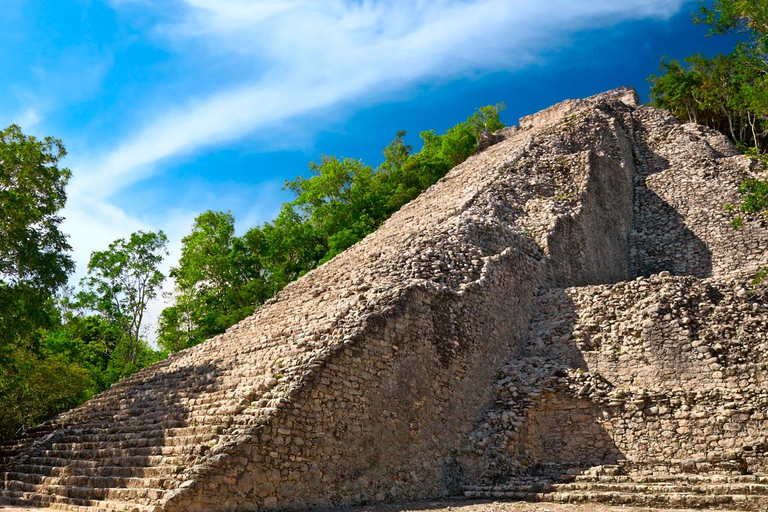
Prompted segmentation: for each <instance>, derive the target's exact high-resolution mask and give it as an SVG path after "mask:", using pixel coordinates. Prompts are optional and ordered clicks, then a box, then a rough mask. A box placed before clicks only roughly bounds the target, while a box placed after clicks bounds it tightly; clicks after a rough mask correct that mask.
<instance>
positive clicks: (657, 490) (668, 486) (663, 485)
mask: <svg viewBox="0 0 768 512" xmlns="http://www.w3.org/2000/svg"><path fill="white" fill-rule="evenodd" d="M498 490H501V491H509V492H527V493H540V492H582V491H583V492H621V493H641V494H642V493H645V494H675V493H687V494H697V495H699V494H713V495H718V496H719V495H741V494H747V495H753V496H768V485H765V484H755V483H728V484H698V485H686V484H682V483H673V482H658V483H645V484H642V483H633V482H602V483H589V482H573V483H553V484H527V485H526V484H522V485H509V486H495V487H493V488H483V489H482V491H484V492H494V491H498Z"/></svg>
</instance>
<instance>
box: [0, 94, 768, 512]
mask: <svg viewBox="0 0 768 512" xmlns="http://www.w3.org/2000/svg"><path fill="white" fill-rule="evenodd" d="M503 138H504V140H502V141H501V142H499V143H498V144H496V145H494V146H492V147H490V148H488V149H487V150H485V151H483V152H482V153H480V154H478V155H475V156H474V157H472V158H470V159H469V160H467V162H465V163H464V164H462V165H460V166H458V167H457V168H455V169H454V170H452V171H451V172H450V173H449V174H448V175H447V176H446V177H445V178H444V179H442V180H441V181H440V182H439V183H438V184H436V185H435V186H434V187H432V188H430V189H429V190H428V191H426V192H425V193H424V194H422V195H421V196H420V197H419V198H417V199H416V200H415V201H413V202H412V203H410V204H409V205H406V206H405V207H404V208H403V209H402V210H401V211H400V212H398V213H397V214H395V215H394V216H393V217H392V218H391V219H389V220H388V221H387V222H386V223H385V224H384V225H383V226H382V227H381V228H380V229H379V230H378V231H377V232H376V233H373V234H372V235H370V236H369V237H367V238H366V239H365V240H363V241H362V242H360V243H358V244H356V245H355V246H353V247H352V248H350V249H349V250H347V251H346V252H344V253H343V254H341V255H339V256H337V257H336V258H334V259H333V260H332V261H330V262H328V263H327V264H325V265H323V266H321V267H320V268H318V269H316V270H314V271H312V272H310V273H309V274H307V275H306V276H304V277H303V278H301V279H299V280H298V281H296V282H295V283H292V284H291V285H289V286H288V287H286V288H285V289H284V290H283V291H282V292H281V293H280V294H278V296H277V297H275V299H273V300H271V301H269V302H268V303H267V304H265V305H264V306H262V307H261V308H260V309H259V310H258V311H257V312H256V313H255V314H254V315H253V316H252V317H250V318H248V319H246V320H244V321H243V322H241V323H239V324H237V325H236V326H234V327H232V328H231V329H229V330H228V331H227V332H226V333H224V334H222V335H220V336H217V337H215V338H213V339H211V340H209V341H207V342H206V343H204V344H202V345H200V346H197V347H194V348H191V349H188V350H186V351H183V352H180V353H178V354H175V355H174V356H172V357H170V358H169V359H168V360H166V361H163V362H161V363H158V364H157V365H154V366H152V367H150V368H148V369H146V370H144V371H142V372H140V373H138V374H136V375H134V376H132V377H130V378H129V379H126V380H124V381H121V382H120V383H119V384H117V385H115V386H113V387H112V388H111V389H110V390H109V391H107V392H105V393H102V394H101V395H99V396H97V397H95V398H94V399H93V400H92V401H90V402H88V403H86V404H85V405H83V406H81V407H80V408H78V409H75V410H73V411H70V412H68V413H65V414H63V415H61V416H59V417H58V418H56V419H55V420H53V421H52V422H50V423H49V424H47V425H43V426H41V427H39V428H37V429H34V430H33V431H31V432H30V433H29V434H28V436H27V438H26V439H23V440H20V441H19V443H18V445H17V446H16V447H15V449H13V450H8V451H7V453H6V456H5V459H4V461H3V466H2V469H0V472H2V473H3V480H2V481H0V498H4V499H5V500H7V501H11V502H15V503H34V504H42V505H52V506H54V507H57V508H65V509H67V508H69V509H77V507H86V509H87V507H90V508H91V509H93V510H95V509H105V510H109V509H113V510H123V509H124V507H125V506H126V504H129V505H130V507H135V508H136V509H137V510H152V511H156V510H157V511H159V510H166V511H176V510H179V511H181V510H189V511H195V510H222V511H224V510H238V509H246V510H247V509H263V508H302V507H308V506H316V505H329V504H351V503H359V502H363V501H383V500H398V499H406V498H409V499H410V498H425V497H433V496H437V495H440V494H446V493H455V492H460V490H461V485H462V484H463V483H466V482H465V481H463V479H464V480H466V478H464V477H462V472H464V473H465V474H478V475H480V474H481V473H482V472H483V471H484V470H483V469H482V463H478V464H475V466H472V463H471V462H467V460H468V459H466V456H465V455H463V454H462V447H464V446H466V444H467V439H472V436H471V435H470V437H469V438H468V437H467V436H468V435H469V434H470V432H472V430H473V426H474V425H476V424H477V423H478V421H480V420H481V418H482V417H483V413H484V412H485V411H487V410H488V407H489V405H491V403H492V401H493V386H492V384H493V382H494V380H495V378H496V377H497V375H498V372H499V370H500V369H501V368H502V365H503V364H504V362H505V361H507V360H509V359H510V358H513V359H520V358H522V357H527V355H528V351H529V344H528V341H527V340H528V338H529V321H530V319H531V316H532V314H533V312H534V311H536V308H537V307H538V306H537V301H536V296H537V295H538V294H540V293H541V292H542V291H543V290H547V289H551V288H553V287H560V288H565V287H574V286H586V285H594V284H599V283H615V282H618V281H622V280H626V279H629V278H632V277H634V276H635V275H637V274H648V273H651V272H656V271H658V270H660V269H661V270H669V271H671V272H673V273H675V274H693V275H696V276H699V277H707V276H711V275H714V276H726V275H731V274H734V273H739V272H744V271H745V268H746V267H747V266H749V265H754V264H755V262H757V261H759V258H763V257H764V252H765V251H764V248H765V245H764V241H766V240H768V237H767V236H766V234H765V228H764V227H763V226H761V224H760V222H759V221H758V220H748V222H747V225H746V227H745V229H743V230H742V231H740V232H738V233H736V234H733V233H732V232H731V231H730V228H729V226H728V219H727V218H725V217H724V216H723V215H722V214H720V213H719V210H718V209H716V208H714V206H716V205H719V204H722V202H727V201H732V200H733V199H732V198H731V196H732V193H731V192H730V190H731V189H730V188H729V185H730V184H731V182H733V183H738V181H739V180H740V179H741V178H742V177H743V175H744V173H748V172H752V170H751V168H750V164H749V161H748V160H746V159H743V158H741V157H738V156H736V155H735V152H734V150H733V148H732V147H730V145H729V144H728V143H727V141H726V140H725V139H724V138H723V137H722V136H720V135H717V134H715V133H713V132H711V131H708V130H705V129H702V128H700V127H695V126H691V125H681V124H680V123H677V122H676V121H674V120H673V119H672V118H671V117H670V116H669V115H668V114H666V113H663V112H660V111H657V110H654V109H649V108H647V107H640V106H638V105H637V101H636V95H635V94H634V91H632V90H630V89H619V90H616V91H611V92H609V93H604V94H602V95H598V96H595V97H593V98H589V99H587V100H579V101H568V102H565V103H563V104H560V105H557V106H555V107H552V108H550V109H547V110H546V111H544V112H542V113H539V114H537V115H534V116H530V117H528V118H524V119H522V120H521V126H520V127H516V128H514V129H506V130H504V132H503ZM680 141H685V143H684V144H682V143H681V142H680ZM694 164H695V166H696V172H698V170H699V169H701V170H702V172H701V174H700V175H699V174H696V176H697V177H696V179H698V180H699V181H698V182H691V181H690V180H689V179H688V174H687V172H688V171H690V170H691V166H692V165H694ZM674 172H678V174H673V173H674ZM717 184H720V185H719V186H716V185H717ZM729 194H730V195H729ZM726 196H727V197H726ZM713 205H714V206H713ZM713 212H716V213H713ZM664 218H666V219H673V220H674V224H673V225H674V226H675V228H674V230H670V229H665V228H664V226H669V225H670V224H665V222H668V221H665V220H663V219H664ZM671 231H674V232H676V233H677V235H678V236H677V237H676V238H675V241H672V242H670V239H669V234H670V232H671ZM726 234H727V235H728V237H730V238H726V236H725V235H726ZM677 240H679V241H680V242H676V241H677ZM676 244H678V245H676ZM661 267H663V268H661ZM479 453H482V451H481V450H480V452H479ZM465 466H466V467H465ZM472 471H476V473H471V472H472ZM478 478H481V477H480V476H479V477H478ZM129 509H130V508H129Z"/></svg>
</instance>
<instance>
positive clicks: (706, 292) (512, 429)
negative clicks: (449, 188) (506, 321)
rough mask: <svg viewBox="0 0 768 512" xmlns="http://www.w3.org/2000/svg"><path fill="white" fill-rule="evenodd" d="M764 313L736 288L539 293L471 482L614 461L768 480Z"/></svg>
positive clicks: (479, 446) (472, 465) (677, 283)
mask: <svg viewBox="0 0 768 512" xmlns="http://www.w3.org/2000/svg"><path fill="white" fill-rule="evenodd" d="M766 313H768V295H767V294H766V293H765V291H764V290H754V291H750V290H748V289H747V288H746V287H745V286H744V285H743V284H742V282H741V281H738V280H723V281H714V280H708V281H700V280H698V279H695V278H693V277H674V276H667V277H663V276H662V277H660V276H652V277H651V278H650V279H643V278H639V279H636V280H633V281H628V282H624V283H618V284H614V285H603V286H590V287H583V288H569V289H558V290H553V291H550V292H548V293H546V294H544V295H543V296H542V297H541V298H540V299H539V306H538V312H537V313H536V315H535V317H534V320H533V321H532V323H531V329H530V338H529V346H528V350H527V354H526V357H523V358H519V359H516V360H513V361H510V362H509V363H508V364H507V365H506V366H505V369H504V371H503V372H502V374H503V377H502V378H501V379H500V380H499V384H498V387H497V391H496V397H495V403H496V406H495V408H494V409H492V410H491V412H489V413H488V415H487V416H486V419H485V423H484V424H483V425H482V426H481V428H479V429H478V430H476V431H475V432H474V433H473V435H472V438H473V444H472V445H471V449H470V450H467V452H466V455H465V457H466V464H465V465H466V468H467V477H468V479H469V480H470V481H476V482H478V481H479V482H485V483H488V482H490V483H495V482H497V481H498V480H504V479H509V478H514V476H515V475H531V474H537V472H538V473H544V474H547V475H548V476H553V477H557V476H558V475H559V474H562V473H568V472H569V471H572V470H573V469H574V468H576V469H580V470H584V469H586V468H588V467H590V466H594V465H599V464H610V463H614V462H616V461H619V460H623V461H627V462H628V463H630V465H631V466H632V467H634V468H635V469H642V468H643V467H646V468H654V469H657V470H658V468H660V467H664V468H665V469H666V470H667V471H669V472H675V471H685V472H701V473H706V472H711V471H722V470H727V471H738V472H743V473H746V472H755V473H758V472H765V471H766V470H768V459H767V458H766V456H765V452H766V451H767V450H768V421H767V420H768V409H766V404H767V403H768V391H766V385H765V382H766V378H767V377H768V371H767V368H766V361H767V360H768V359H766V356H768V322H767V321H766V320H767V319H768V316H767V315H766ZM478 456H479V457H478ZM547 472H549V473H547Z"/></svg>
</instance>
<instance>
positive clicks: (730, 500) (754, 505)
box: [464, 490, 768, 512]
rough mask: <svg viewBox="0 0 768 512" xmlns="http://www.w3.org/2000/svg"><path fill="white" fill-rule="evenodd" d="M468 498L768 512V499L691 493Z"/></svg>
mask: <svg viewBox="0 0 768 512" xmlns="http://www.w3.org/2000/svg"><path fill="white" fill-rule="evenodd" d="M464 495H465V496H466V497H469V498H494V499H512V500H522V501H533V502H552V503H573V504H576V503H600V504H606V505H617V506H622V505H625V506H637V507H666V508H713V509H715V508H728V509H736V510H741V511H745V512H747V511H765V510H768V496H757V495H744V494H742V495H709V494H705V495H702V494H689V493H668V494H647V493H633V492H577V491H574V492H559V491H556V492H525V491H512V490H506V491H502V490H499V491H471V490H467V491H465V492H464Z"/></svg>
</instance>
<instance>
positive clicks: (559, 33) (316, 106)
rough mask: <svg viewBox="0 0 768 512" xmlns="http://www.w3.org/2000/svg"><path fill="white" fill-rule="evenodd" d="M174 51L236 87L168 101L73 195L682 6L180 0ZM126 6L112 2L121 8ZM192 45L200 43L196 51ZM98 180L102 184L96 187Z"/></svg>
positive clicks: (78, 183)
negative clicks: (227, 67) (215, 63)
mask: <svg viewBox="0 0 768 512" xmlns="http://www.w3.org/2000/svg"><path fill="white" fill-rule="evenodd" d="M181 3H182V4H184V5H185V6H186V15H185V16H183V21H181V22H169V23H168V24H165V25H159V26H158V27H157V30H158V31H159V32H160V33H161V34H162V35H163V36H164V37H165V38H166V39H167V40H168V42H169V44H172V45H173V46H175V47H177V48H179V47H182V46H183V45H184V44H185V43H190V44H191V43H194V44H195V45H203V46H204V47H205V48H208V50H209V51H210V52H211V53H217V54H221V53H226V54H227V55H228V56H229V58H231V59H233V62H235V63H237V64H238V65H239V66H240V67H241V68H243V69H248V68H254V67H258V68H259V70H258V72H253V73H245V75H250V76H251V77H253V76H254V75H255V76H257V78H250V79H246V78H244V79H243V82H242V83H241V84H240V85H238V86H236V87H232V88H228V89H224V90H220V91H217V92H215V93H210V94H208V95H201V96H200V97H197V98H194V99H187V100H182V101H177V102H172V103H169V104H168V106H167V108H166V109H165V110H162V111H160V112H158V113H157V114H156V115H154V116H153V117H151V118H148V119H147V120H146V123H145V124H144V125H143V126H140V127H139V128H138V129H136V130H132V131H131V132H130V135H128V136H126V137H125V138H124V139H123V140H121V141H119V142H118V143H117V144H116V145H115V146H114V147H113V148H112V149H110V150H108V151H107V152H106V153H105V154H104V155H102V157H101V158H99V159H96V160H95V161H93V163H92V164H91V165H87V166H84V167H83V168H81V169H80V172H79V173H78V176H77V177H76V178H75V181H74V182H73V188H74V189H76V190H78V191H81V192H83V193H92V192H98V193H99V194H100V195H102V196H108V195H110V194H112V193H114V192H115V191H116V190H118V189H119V188H121V187H123V186H125V185H128V184H130V183H134V182H136V181H138V180H141V179H143V178H145V177H147V176H149V175H151V174H152V173H154V172H155V170H156V168H157V164H158V163H159V162H162V161H163V160H164V159H167V158H171V157H174V156H177V155H183V154H190V153H193V152H195V151H197V150H199V149H201V148H204V147H206V146H211V145H216V144H220V143H222V142H225V141H229V140H234V139H238V138H242V137H243V136H245V135H247V134H249V133H252V132H254V131H255V130H257V129H260V128H264V127H265V126H269V125H270V124H272V123H276V122H279V121H285V120H289V119H296V118H297V117H299V116H301V115H305V114H309V113H311V112H315V111H318V110H322V109H327V108H331V107H334V106H338V105H340V104H348V103H350V102H359V101H365V100H366V98H367V97H371V96H381V95H382V94H386V93H391V92H392V91H396V90H398V89H402V88H404V87H408V86H410V85H414V84H418V83H421V82H425V81H427V80H433V79H445V78H451V77H455V76H459V75H462V74H465V73H472V72H477V71H483V70H487V71H492V70H498V69H514V68H518V67H521V66H524V65H526V64H528V63H530V62H531V61H532V60H534V59H535V58H536V56H537V55H538V54H539V53H541V52H543V51H546V50H548V49H551V48H553V47H556V46H557V45H558V44H561V43H562V42H563V41H564V40H566V39H567V37H568V36H570V35H572V34H574V33H575V32H577V31H579V30H584V29H590V28H596V27H602V26H607V25H611V24H615V23H618V22H621V21H626V20H629V19H640V18H650V17H653V18H667V17H670V16H671V15H673V14H674V13H675V12H677V11H678V10H679V9H680V7H681V5H682V4H683V3H684V1H683V0H598V1H590V2H573V1H572V0H553V1H550V2H531V1H520V0H518V1H513V0H415V1H414V0H389V1H384V0H354V1H353V0H293V1H283V0H280V1H278V0H181ZM120 5H122V3H118V4H117V7H118V8H119V6H120ZM196 48H197V46H196ZM96 183H98V185H95V184H96Z"/></svg>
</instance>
